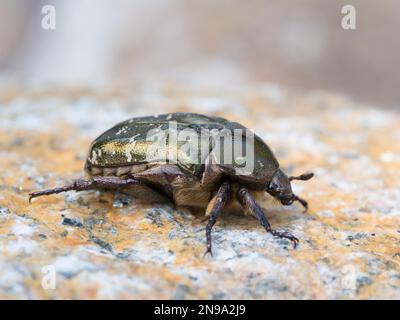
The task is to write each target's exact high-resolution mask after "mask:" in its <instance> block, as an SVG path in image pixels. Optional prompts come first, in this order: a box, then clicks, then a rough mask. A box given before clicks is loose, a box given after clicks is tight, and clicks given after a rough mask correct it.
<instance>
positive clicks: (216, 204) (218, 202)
mask: <svg viewBox="0 0 400 320" xmlns="http://www.w3.org/2000/svg"><path fill="white" fill-rule="evenodd" d="M229 192H230V185H229V183H228V182H224V183H223V184H222V185H221V187H220V188H219V190H218V192H217V194H216V195H215V197H214V198H212V199H211V201H210V203H209V204H208V207H207V214H209V215H210V217H209V219H208V223H207V226H206V239H207V250H206V252H204V256H205V255H206V254H207V253H209V254H210V255H211V256H212V247H211V246H212V244H211V230H212V227H213V226H214V224H215V222H216V221H217V217H218V215H219V213H220V212H221V211H222V208H223V207H224V206H225V204H226V203H227V202H228V198H229Z"/></svg>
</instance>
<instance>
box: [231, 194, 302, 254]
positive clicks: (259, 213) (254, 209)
mask: <svg viewBox="0 0 400 320" xmlns="http://www.w3.org/2000/svg"><path fill="white" fill-rule="evenodd" d="M237 198H238V200H239V202H240V204H241V205H242V207H243V208H244V209H245V210H247V211H249V212H251V213H252V214H254V215H255V216H256V218H257V219H258V221H259V222H260V224H261V225H262V226H263V227H264V229H265V230H266V231H267V232H269V233H271V234H272V235H274V236H276V237H279V238H286V239H289V240H290V241H292V242H293V246H294V248H296V247H297V244H298V243H299V239H297V238H296V237H295V236H293V235H292V234H290V233H289V232H281V231H276V230H274V229H272V227H271V225H270V224H269V222H268V220H267V218H266V217H265V215H264V211H263V209H262V208H261V207H260V206H259V204H258V203H257V202H256V200H255V199H254V198H253V196H252V195H251V194H250V192H249V190H247V188H245V187H240V188H239V191H238V193H237Z"/></svg>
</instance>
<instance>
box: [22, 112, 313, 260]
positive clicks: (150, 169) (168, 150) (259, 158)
mask: <svg viewBox="0 0 400 320" xmlns="http://www.w3.org/2000/svg"><path fill="white" fill-rule="evenodd" d="M236 153H239V155H237V154H236ZM249 168H250V170H249ZM85 172H86V173H87V175H88V177H89V178H88V179H87V180H83V179H79V180H76V181H74V182H73V183H72V184H70V185H66V186H63V187H58V188H54V189H49V190H44V191H37V192H33V193H30V198H29V200H31V199H32V198H35V197H38V196H42V195H50V194H54V193H60V192H65V191H69V190H75V191H82V190H90V189H123V190H129V189H130V190H132V189H136V188H145V189H147V190H148V192H149V193H150V192H153V193H154V191H155V190H156V192H157V193H158V194H163V195H165V196H167V197H168V198H170V199H172V200H173V201H174V203H175V204H176V205H177V206H183V207H194V208H201V209H204V210H205V211H206V215H207V216H208V217H209V218H208V219H209V220H208V223H207V226H206V240H207V250H206V253H210V254H212V251H211V229H212V227H213V226H214V224H215V222H216V219H217V217H218V215H219V213H220V212H221V211H222V210H223V209H224V210H230V209H233V208H234V207H237V208H240V209H241V210H244V212H245V213H248V214H252V215H254V216H255V217H256V218H257V219H258V220H259V222H260V224H261V225H262V226H263V227H264V228H265V230H266V231H267V232H270V233H272V234H273V235H274V236H277V237H281V238H287V239H289V240H291V241H292V242H293V243H294V246H295V247H296V245H297V243H298V241H299V240H298V239H297V238H296V237H295V236H293V235H291V234H290V233H288V232H281V231H276V230H274V229H272V228H271V226H270V224H269V222H268V220H267V219H266V217H265V215H264V212H263V210H262V209H261V207H260V206H259V205H258V204H257V202H256V200H255V197H256V196H257V195H258V194H259V193H263V192H265V191H266V192H268V193H269V194H270V195H271V196H273V197H274V198H277V199H278V200H279V201H280V202H281V203H282V204H283V205H291V204H292V203H293V201H299V202H300V203H301V204H302V205H303V206H304V208H305V210H307V207H308V205H307V202H306V201H305V200H303V199H302V198H300V197H298V196H296V195H295V194H293V192H292V188H291V181H292V180H309V179H311V178H312V177H313V174H312V173H308V174H303V175H300V176H297V177H293V176H292V177H288V176H287V175H285V173H284V172H283V171H282V170H281V169H280V168H279V163H278V161H277V160H276V158H275V156H274V154H273V153H272V151H271V150H270V148H269V147H268V146H267V144H265V142H264V141H263V140H262V139H261V138H260V137H258V136H257V135H255V134H254V133H252V132H251V131H250V130H248V129H246V128H245V127H244V126H242V125H240V124H239V123H236V122H231V121H228V120H226V119H223V118H219V117H210V116H205V115H201V114H195V113H170V114H163V115H158V116H148V117H141V118H133V119H130V120H127V121H124V122H121V123H119V124H117V125H116V126H114V127H112V128H111V129H109V130H107V131H106V132H104V133H103V134H102V135H100V136H99V137H98V138H97V139H95V140H94V141H93V143H92V144H91V146H90V148H89V153H88V156H87V159H86V163H85Z"/></svg>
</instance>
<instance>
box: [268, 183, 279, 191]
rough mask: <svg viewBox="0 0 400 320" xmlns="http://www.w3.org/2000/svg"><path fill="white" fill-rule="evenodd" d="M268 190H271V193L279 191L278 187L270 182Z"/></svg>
mask: <svg viewBox="0 0 400 320" xmlns="http://www.w3.org/2000/svg"><path fill="white" fill-rule="evenodd" d="M268 189H269V190H272V191H278V190H279V186H278V185H277V184H276V183H274V182H271V183H270V184H269V186H268Z"/></svg>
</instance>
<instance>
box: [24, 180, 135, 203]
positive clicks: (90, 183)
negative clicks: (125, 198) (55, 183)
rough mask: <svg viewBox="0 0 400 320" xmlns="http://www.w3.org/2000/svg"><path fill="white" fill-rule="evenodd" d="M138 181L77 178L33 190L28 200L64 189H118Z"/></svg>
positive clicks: (64, 190) (63, 190)
mask: <svg viewBox="0 0 400 320" xmlns="http://www.w3.org/2000/svg"><path fill="white" fill-rule="evenodd" d="M137 184H139V181H137V180H135V179H132V178H130V179H125V180H122V179H119V178H116V177H93V178H92V179H90V180H84V179H78V180H75V181H74V182H73V183H71V184H68V185H65V186H62V187H57V188H53V189H47V190H42V191H35V192H31V193H29V202H31V200H32V199H33V198H37V197H41V196H48V195H51V194H56V193H61V192H66V191H71V190H73V191H84V190H92V189H102V188H104V189H118V188H121V187H126V186H130V185H137Z"/></svg>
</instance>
